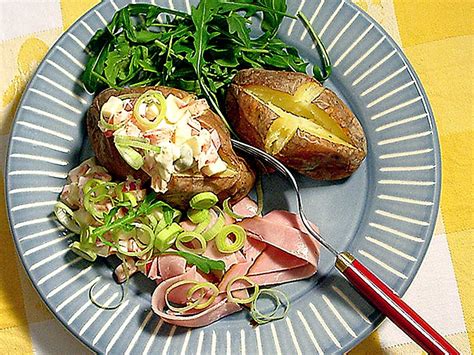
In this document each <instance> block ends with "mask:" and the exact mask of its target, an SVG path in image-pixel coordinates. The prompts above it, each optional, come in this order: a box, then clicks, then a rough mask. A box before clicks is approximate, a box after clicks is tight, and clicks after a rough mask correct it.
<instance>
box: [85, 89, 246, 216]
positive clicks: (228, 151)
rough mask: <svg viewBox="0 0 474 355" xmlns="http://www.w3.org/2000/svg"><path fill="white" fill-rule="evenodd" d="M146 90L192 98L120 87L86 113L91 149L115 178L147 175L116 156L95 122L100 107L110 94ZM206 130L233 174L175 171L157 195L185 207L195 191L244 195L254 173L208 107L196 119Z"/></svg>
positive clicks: (105, 93) (144, 177)
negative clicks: (216, 138)
mask: <svg viewBox="0 0 474 355" xmlns="http://www.w3.org/2000/svg"><path fill="white" fill-rule="evenodd" d="M148 90H158V91H161V92H162V93H163V95H164V96H165V97H166V96H168V95H170V94H173V95H175V96H176V97H178V98H180V99H184V100H186V99H194V98H195V96H194V95H192V94H190V93H187V92H185V91H182V90H178V89H175V88H169V87H164V86H149V87H140V88H126V89H122V90H114V89H106V90H104V91H102V92H101V93H100V94H99V95H97V96H96V98H95V99H94V101H93V102H92V105H91V107H90V108H89V110H88V112H87V118H86V120H87V131H88V134H89V139H90V142H91V145H92V148H93V150H94V152H95V154H96V158H97V160H98V161H99V163H100V164H101V165H102V166H104V167H105V168H106V169H107V170H108V171H109V172H110V173H111V174H112V175H113V176H114V177H115V178H118V179H125V178H126V177H127V176H129V175H131V176H133V177H135V178H136V179H140V180H141V181H142V182H148V181H149V180H150V176H149V175H148V174H147V173H145V172H144V171H143V170H141V169H140V170H134V169H133V168H131V167H130V166H129V165H128V164H127V163H126V162H125V161H124V160H123V158H122V157H121V156H120V154H119V152H118V151H117V149H116V148H115V145H114V140H113V137H109V138H107V137H106V136H105V135H104V133H103V132H102V131H101V130H100V128H99V126H98V123H99V118H100V109H101V107H102V106H103V105H104V103H106V102H107V100H108V99H109V98H110V97H111V96H118V95H123V94H129V93H138V94H142V93H144V92H146V91H148ZM197 119H198V121H200V123H201V125H202V126H203V127H205V128H207V129H210V128H213V129H215V130H216V131H217V133H218V134H219V137H220V140H221V147H220V149H219V155H220V157H221V158H222V159H223V160H224V161H225V162H226V163H227V164H228V166H229V167H230V168H231V169H233V170H235V171H236V172H237V173H236V174H235V175H233V176H228V177H219V176H210V177H208V176H202V175H183V174H175V175H173V176H172V177H171V180H170V181H169V183H168V191H167V192H166V193H165V194H162V195H161V198H162V199H163V200H165V201H167V202H168V203H170V204H172V205H173V206H175V207H178V208H181V209H186V208H188V207H189V205H188V202H189V200H190V199H191V197H192V196H194V195H195V194H197V193H199V192H204V191H210V192H214V193H215V194H216V195H217V196H218V197H219V200H220V201H223V200H225V199H226V198H228V197H231V198H232V199H231V201H232V202H237V201H239V200H241V199H242V198H243V197H245V196H247V195H248V193H249V192H250V190H251V189H252V187H253V185H254V183H255V173H254V172H253V171H252V168H251V167H250V165H249V164H248V163H247V162H246V161H245V160H244V159H243V158H241V157H239V156H237V155H236V154H235V152H234V150H233V148H232V145H231V142H230V135H229V132H228V130H227V128H226V127H225V125H224V123H223V122H222V120H221V119H220V118H219V116H217V115H216V114H215V113H214V112H212V111H211V110H207V111H206V112H204V113H203V114H202V115H201V116H200V117H198V118H197Z"/></svg>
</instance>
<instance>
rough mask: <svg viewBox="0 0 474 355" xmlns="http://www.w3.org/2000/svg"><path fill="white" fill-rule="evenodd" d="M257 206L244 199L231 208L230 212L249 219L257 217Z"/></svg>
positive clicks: (252, 201)
mask: <svg viewBox="0 0 474 355" xmlns="http://www.w3.org/2000/svg"><path fill="white" fill-rule="evenodd" d="M257 208H258V207H257V204H256V203H255V201H254V200H252V199H251V198H249V197H244V198H243V199H242V200H240V201H239V202H237V203H236V204H235V205H234V206H232V211H233V212H234V213H236V214H238V215H241V216H244V217H247V218H250V217H255V216H256V215H257Z"/></svg>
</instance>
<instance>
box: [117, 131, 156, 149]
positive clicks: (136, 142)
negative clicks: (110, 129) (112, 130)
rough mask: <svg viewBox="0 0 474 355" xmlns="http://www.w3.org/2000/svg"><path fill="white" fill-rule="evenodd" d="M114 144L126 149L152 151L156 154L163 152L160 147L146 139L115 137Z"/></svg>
mask: <svg viewBox="0 0 474 355" xmlns="http://www.w3.org/2000/svg"><path fill="white" fill-rule="evenodd" d="M114 143H115V145H116V146H117V145H119V146H124V147H131V148H140V149H144V150H151V151H154V152H156V153H160V152H161V148H160V147H158V146H156V145H153V144H151V143H150V142H149V141H148V139H146V138H140V137H130V136H122V135H116V136H114Z"/></svg>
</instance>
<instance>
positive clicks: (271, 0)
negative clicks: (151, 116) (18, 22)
mask: <svg viewBox="0 0 474 355" xmlns="http://www.w3.org/2000/svg"><path fill="white" fill-rule="evenodd" d="M286 11H287V5H286V0H201V1H200V2H199V4H198V5H197V7H194V6H193V7H192V8H191V14H187V13H184V12H181V11H177V10H173V9H167V8H164V7H160V6H155V5H150V4H130V5H128V6H126V7H124V8H123V9H120V10H119V11H117V12H116V13H115V15H114V17H113V18H112V20H111V21H110V23H109V24H108V25H107V26H106V27H105V28H104V29H100V30H98V31H97V32H96V33H95V34H94V36H93V37H92V39H91V41H90V42H89V43H88V45H87V51H88V54H89V59H88V62H87V65H86V68H85V70H84V72H83V74H82V81H83V83H84V85H85V87H86V88H87V90H89V91H91V92H94V91H97V90H101V89H104V88H106V87H113V88H122V87H138V86H146V85H165V86H171V87H175V88H178V89H182V90H185V91H190V92H194V93H196V94H197V95H199V96H205V97H206V98H207V99H208V101H209V103H210V105H211V106H212V107H213V109H214V110H215V111H216V112H217V113H218V114H219V115H220V116H221V118H223V119H224V115H223V114H222V112H221V109H223V108H224V98H225V91H226V89H227V87H228V85H229V84H230V83H231V81H232V78H233V76H234V75H235V74H236V73H237V71H238V70H240V69H245V68H266V69H276V70H287V71H296V72H302V73H305V72H306V71H307V69H308V66H309V63H308V62H307V61H305V60H304V59H303V58H301V56H300V55H299V53H298V50H297V49H296V48H295V47H293V46H291V45H288V44H286V43H285V42H283V41H282V40H281V39H279V38H278V37H277V33H278V29H279V27H280V24H281V22H282V21H283V19H284V18H285V17H288V18H292V19H293V20H294V19H295V17H294V16H291V15H289V14H287V13H286ZM299 18H300V20H301V21H302V22H303V24H304V25H305V26H306V27H308V26H310V24H309V22H308V21H307V19H306V18H305V17H304V16H299ZM257 26H258V27H259V31H256V32H255V30H256V29H257ZM308 30H309V29H308ZM309 31H310V35H311V37H312V38H313V39H314V41H315V43H316V44H317V48H318V51H319V53H320V54H321V56H322V58H323V65H324V67H323V69H320V68H319V67H318V66H314V69H313V72H314V74H315V76H316V77H317V79H319V80H320V81H323V80H325V79H327V77H328V76H329V74H330V71H331V64H330V61H329V58H328V57H327V53H326V51H325V49H324V46H323V45H322V43H321V41H320V40H319V38H318V37H317V35H315V33H314V30H312V29H311V30H309ZM259 32H260V33H259ZM224 122H225V120H224ZM229 128H230V127H229Z"/></svg>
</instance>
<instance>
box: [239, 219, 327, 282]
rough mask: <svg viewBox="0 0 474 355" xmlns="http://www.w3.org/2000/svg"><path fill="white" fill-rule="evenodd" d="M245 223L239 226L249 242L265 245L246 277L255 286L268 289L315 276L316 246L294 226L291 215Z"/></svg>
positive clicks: (251, 220) (317, 249) (317, 246)
mask: <svg viewBox="0 0 474 355" xmlns="http://www.w3.org/2000/svg"><path fill="white" fill-rule="evenodd" d="M277 217H278V220H279V222H278V223H275V220H276V219H277V218H276V217H275V216H274V217H270V219H267V218H266V217H264V218H260V217H255V218H252V219H246V220H243V221H242V222H240V223H239V224H240V225H241V226H242V227H243V228H244V229H246V230H247V232H248V235H247V237H248V238H249V239H256V240H259V241H261V242H264V243H266V244H267V248H266V249H265V251H264V252H263V253H262V254H261V255H260V256H259V257H258V258H257V260H256V261H255V263H253V265H252V267H251V268H250V269H249V272H248V276H249V277H250V278H251V279H252V280H253V281H254V282H256V283H258V284H259V285H271V284H278V283H282V282H288V281H295V280H300V279H303V278H307V277H309V276H311V275H313V274H314V273H316V270H317V265H318V258H319V244H318V243H317V241H316V240H315V239H314V238H312V237H311V236H310V235H309V234H307V233H305V232H302V231H301V230H300V229H296V228H293V227H291V225H295V224H294V223H295V221H296V217H295V215H294V214H291V213H285V214H281V215H278V216H277Z"/></svg>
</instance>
